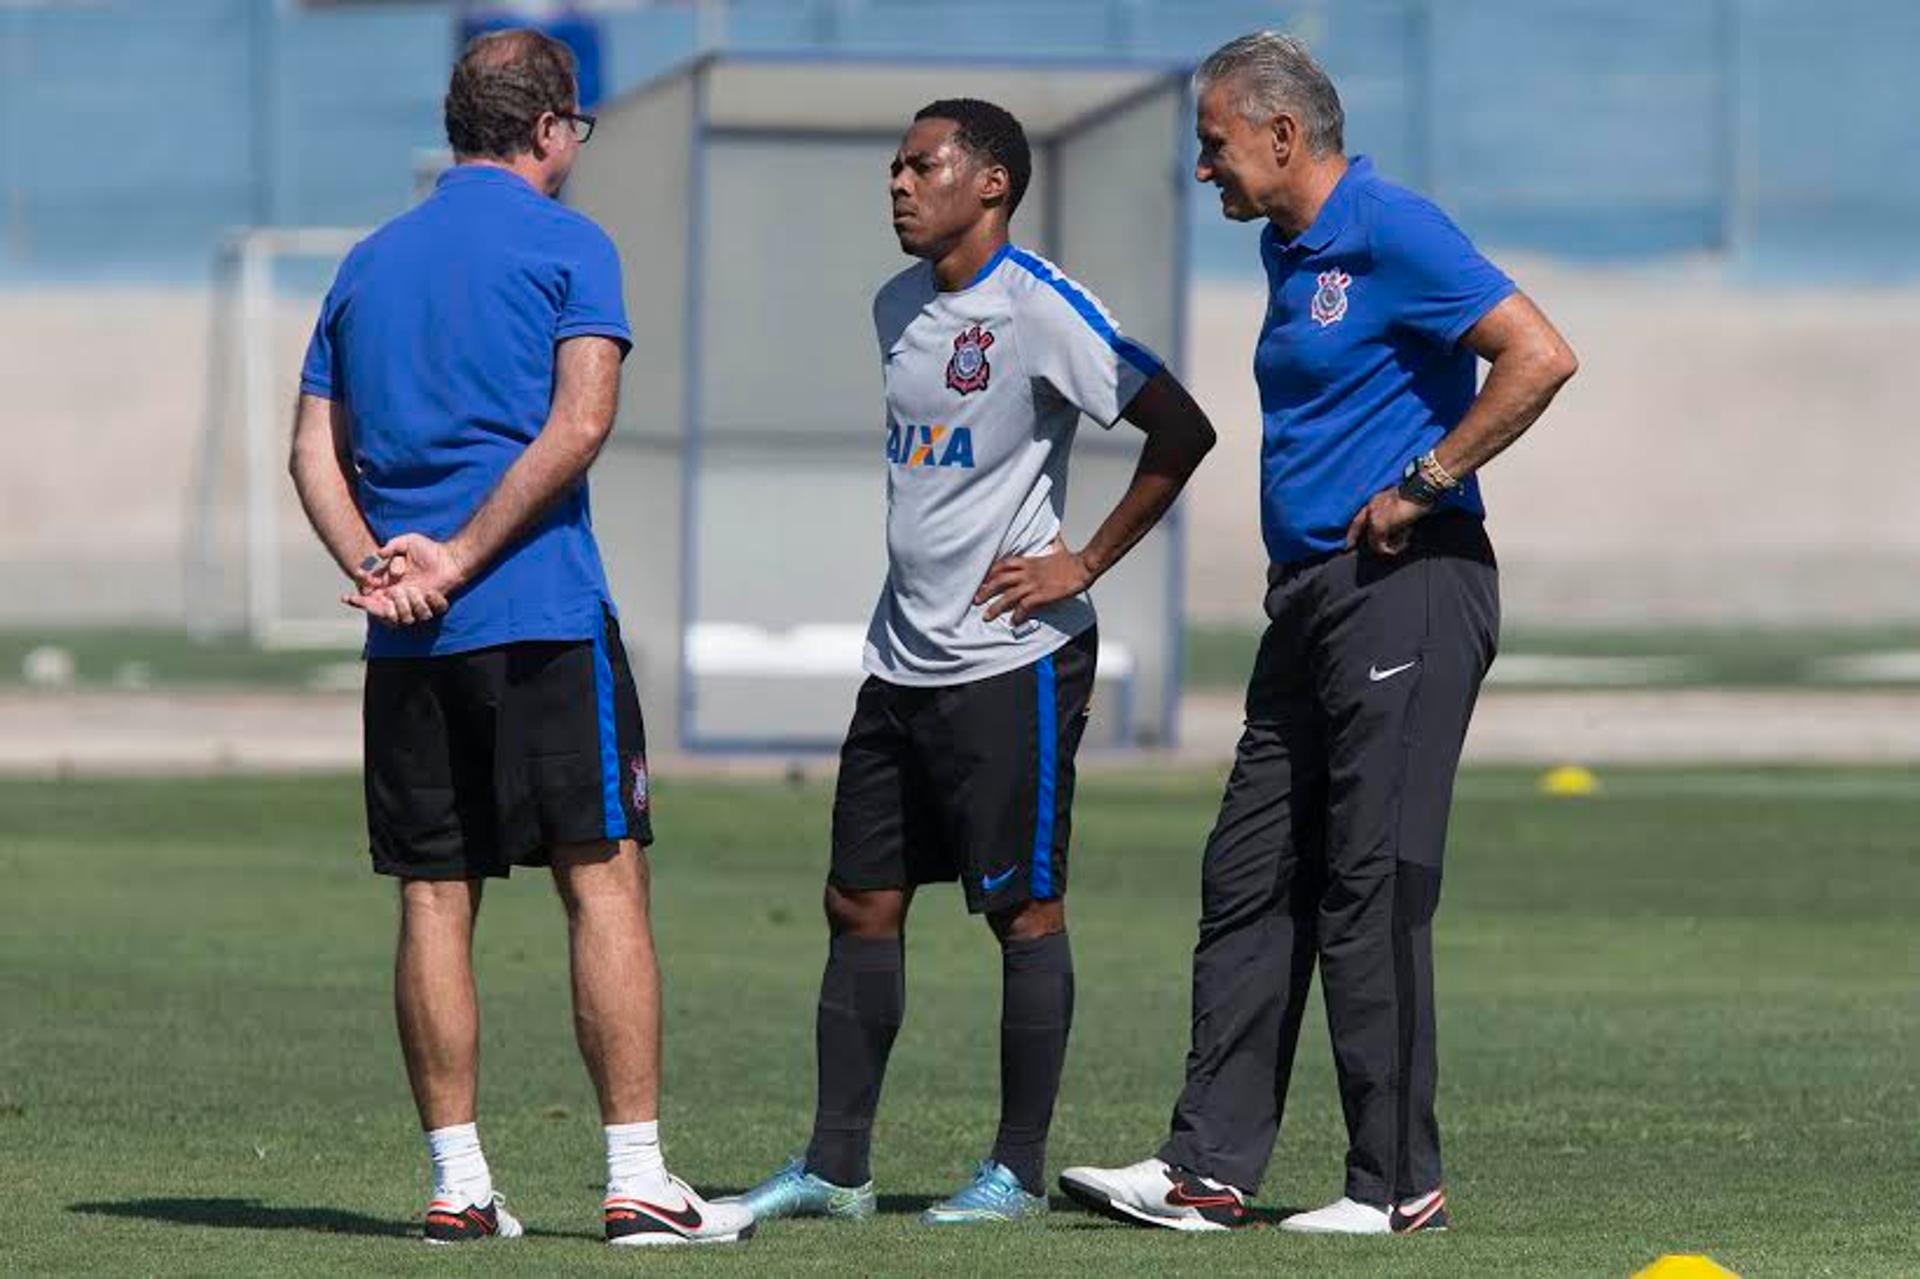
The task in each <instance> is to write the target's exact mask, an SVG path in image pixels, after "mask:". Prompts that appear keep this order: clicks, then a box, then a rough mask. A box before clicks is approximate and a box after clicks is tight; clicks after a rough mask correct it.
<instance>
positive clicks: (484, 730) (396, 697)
mask: <svg viewBox="0 0 1920 1279" xmlns="http://www.w3.org/2000/svg"><path fill="white" fill-rule="evenodd" d="M364 724H365V734H366V744H365V745H366V752H365V753H366V792H367V833H368V838H369V842H370V845H371V850H372V853H373V868H374V869H375V870H376V871H378V872H380V873H381V874H383V875H398V876H402V877H405V878H409V879H482V878H488V877H493V876H502V877H504V876H505V875H507V874H508V873H509V871H510V870H511V868H512V867H515V866H544V865H547V864H548V863H549V862H550V860H551V858H552V850H553V849H554V847H555V846H557V845H565V844H588V843H598V842H602V841H605V840H610V839H633V840H636V841H638V842H639V843H640V844H641V845H643V846H644V845H646V844H648V843H651V842H652V840H653V828H652V825H651V821H650V816H649V814H650V809H651V802H650V796H649V794H648V778H647V740H646V727H645V725H644V724H643V723H642V721H641V718H640V698H639V695H638V693H637V692H636V691H635V689H634V684H633V674H632V672H631V671H630V670H629V668H628V666H627V653H626V648H625V646H624V645H622V643H621V642H620V627H619V624H618V623H617V622H616V621H615V620H614V618H613V615H612V613H611V612H607V613H606V614H605V616H604V620H603V625H602V630H601V634H600V635H598V636H596V637H595V638H593V639H591V640H568V641H547V640H541V641H522V642H518V643H513V644H500V645H496V646H494V647H491V648H481V649H474V650H471V651H469V652H464V653H451V654H447V655H444V656H439V657H396V658H371V659H369V660H368V662H367V680H366V701H365V716H364Z"/></svg>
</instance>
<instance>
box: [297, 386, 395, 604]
mask: <svg viewBox="0 0 1920 1279" xmlns="http://www.w3.org/2000/svg"><path fill="white" fill-rule="evenodd" d="M350 432H351V426H350V423H349V421H348V417H347V406H346V405H344V404H341V403H340V402H339V401H337V400H328V399H323V398H321V397H320V396H318V395H308V394H302V395H301V396H300V401H299V403H298V405H296V406H295V408H294V415H293V449H292V456H291V457H290V458H289V459H288V462H287V469H288V471H290V472H291V473H292V475H293V487H294V491H295V492H297V493H299V495H300V505H301V507H302V508H303V509H304V510H305V511H306V513H307V522H308V523H309V524H311V525H313V531H314V532H315V533H317V534H318V535H319V537H320V541H321V544H322V545H324V546H325V547H326V548H327V553H328V554H330V555H332V556H333V559H334V562H335V563H336V564H338V565H339V566H340V571H341V572H343V573H345V574H346V575H347V576H348V577H350V578H352V579H353V580H354V582H355V583H356V584H357V585H359V586H360V587H362V588H365V587H366V586H367V585H368V584H369V583H370V581H371V577H370V575H369V573H368V571H367V568H366V561H367V560H368V559H369V558H370V557H373V556H374V552H375V551H376V549H377V548H378V546H379V543H377V542H376V541H374V537H373V531H372V530H371V529H369V528H368V527H367V521H366V517H365V516H363V515H362V514H361V513H360V503H359V502H358V501H356V500H355V499H354V496H353V482H352V481H351V480H350V479H349V478H348V476H350V475H351V474H352V473H353V443H352V438H351V434H350Z"/></svg>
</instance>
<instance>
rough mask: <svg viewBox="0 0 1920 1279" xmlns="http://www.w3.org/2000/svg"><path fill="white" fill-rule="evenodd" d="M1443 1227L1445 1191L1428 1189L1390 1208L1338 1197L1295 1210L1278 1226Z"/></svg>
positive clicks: (1327, 1229) (1307, 1229) (1327, 1230)
mask: <svg viewBox="0 0 1920 1279" xmlns="http://www.w3.org/2000/svg"><path fill="white" fill-rule="evenodd" d="M1446 1228H1447V1192H1446V1191H1445V1190H1430V1191H1428V1192H1427V1193H1426V1194H1424V1195H1416V1196H1414V1197H1413V1198H1412V1199H1409V1200H1407V1201H1405V1202H1404V1203H1398V1204H1394V1205H1393V1206H1392V1207H1391V1208H1376V1207H1374V1206H1373V1205H1372V1204H1363V1203H1360V1202H1358V1201H1356V1200H1353V1199H1341V1200H1339V1201H1338V1202H1337V1203H1330V1204H1328V1205H1327V1206H1326V1207H1324V1208H1316V1209H1314V1210H1313V1211H1312V1212H1298V1213H1295V1214H1294V1215H1293V1216H1291V1217H1288V1218H1287V1219H1286V1220H1285V1221H1282V1222H1281V1223H1280V1229H1282V1230H1291V1231H1293V1232H1294V1233H1295V1234H1302V1235H1410V1234H1413V1233H1414V1232H1415V1231H1420V1230H1445V1229H1446Z"/></svg>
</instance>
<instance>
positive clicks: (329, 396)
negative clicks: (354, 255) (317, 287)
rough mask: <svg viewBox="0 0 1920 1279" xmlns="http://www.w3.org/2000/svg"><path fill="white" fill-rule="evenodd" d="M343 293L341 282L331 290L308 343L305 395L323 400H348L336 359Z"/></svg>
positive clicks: (302, 377) (303, 372)
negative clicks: (336, 331) (339, 300)
mask: <svg viewBox="0 0 1920 1279" xmlns="http://www.w3.org/2000/svg"><path fill="white" fill-rule="evenodd" d="M339 289H340V286H339V284H338V282H335V284H334V286H333V287H332V288H331V289H328V290H327V299H326V301H324V302H322V303H321V304H320V315H319V317H318V318H317V319H315V320H314V322H313V336H312V337H311V338H308V339H307V358H306V361H305V362H304V363H303V364H302V365H301V366H300V389H301V391H303V392H305V393H306V394H308V395H317V396H319V397H320V398H321V399H323V400H339V399H345V398H346V397H345V395H344V394H343V392H344V391H345V390H346V387H345V384H344V383H343V382H342V380H341V379H340V378H338V377H337V376H335V374H336V373H337V372H338V369H337V366H336V362H335V356H334V341H333V326H334V322H335V320H336V319H337V318H338V313H339V307H338V304H337V298H338V296H339ZM336 388H338V390H337V391H336Z"/></svg>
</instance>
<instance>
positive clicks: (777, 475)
mask: <svg viewBox="0 0 1920 1279" xmlns="http://www.w3.org/2000/svg"><path fill="white" fill-rule="evenodd" d="M1188 72H1189V68H1188V67H1187V66H1185V65H1184V64H1170V63H1165V62H1152V63H1142V62H1114V61H1080V60H1059V59H1045V60H1007V59H992V58H955V59H945V58H940V59H931V58H918V59H911V58H910V59H902V58H897V57H863V56H858V55H843V54H831V55H811V54H755V53H734V52H728V53H720V54H714V55H710V56H706V57H702V58H699V59H697V60H695V61H693V62H690V63H688V64H686V65H684V66H682V67H680V68H678V69H676V70H674V71H671V72H669V73H667V74H666V75H664V76H662V77H660V78H659V79H657V80H655V81H653V82H651V83H649V84H647V85H645V86H643V87H641V88H639V89H637V90H634V91H633V92H631V93H628V94H626V95H624V96H622V97H620V98H618V99H616V100H615V101H613V102H610V103H606V104H603V106H602V108H601V111H600V126H599V132H598V133H596V134H595V136H594V139H593V143H592V145H591V146H589V147H588V148H586V150H585V151H584V152H583V153H582V157H581V159H580V161H579V163H578V165H577V166H576V168H575V171H574V174H573V177H572V179H571V180H570V182H569V185H568V199H569V201H570V202H571V203H573V204H574V205H575V206H577V207H579V208H580V209H582V210H583V211H584V212H586V213H588V214H590V215H591V216H592V217H593V218H594V219H595V220H596V221H598V222H599V223H600V224H601V225H602V226H603V227H605V228H606V229H607V231H608V233H609V234H610V235H611V236H612V237H613V239H614V242H615V243H616V244H617V245H618V246H619V249H620V254H621V259H622V262H623V267H624V271H625V290H626V304H627V312H628V317H629V320H630V322H631V323H632V326H633V334H634V347H633V351H632V353H631V354H630V355H629V357H628V359H627V363H626V368H625V371H624V375H623V379H622V386H621V399H620V414H619V418H618V422H617V424H616V428H615V431H614V435H613V438H612V439H611V441H610V442H609V444H608V447H607V449H606V451H605V452H604V453H603V454H602V456H601V458H600V461H599V462H598V463H597V464H596V466H595V470H594V522H595V527H596V529H597V531H598V533H599V538H600V544H601V549H602V553H603V554H604V555H605V557H606V560H607V567H608V573H609V576H610V578H611V581H612V585H613V588H614V595H615V598H616V599H617V600H618V601H619V602H620V604H621V606H622V610H623V612H622V620H623V625H624V630H625V635H626V639H627V642H628V645H629V649H630V651H631V654H632V658H633V662H634V666H635V670H636V674H637V676H638V678H639V681H640V685H641V692H642V696H643V698H644V699H645V702H646V704H647V706H648V707H649V708H652V712H653V714H654V715H655V716H656V723H659V722H661V721H660V720H659V718H658V717H660V716H661V715H662V714H663V712H664V710H665V708H667V707H672V708H673V711H674V715H675V730H676V731H675V737H676V738H677V740H678V742H679V744H680V745H681V746H682V747H683V748H686V749H692V750H737V751H751V750H810V749H821V748H831V747H833V746H835V745H836V744H837V743H838V742H839V740H840V738H841V736H842V735H843V733H844V730H845V726H846V723H847V720H848V718H849V716H850V715H851V713H852V708H853V694H854V691H855V689H856V687H857V686H858V683H859V680H860V678H861V673H860V648H861V641H862V638H863V636H864V634H865V629H866V623H867V618H868V615H869V613H870V611H871V609H872V606H873V602H874V599H875V596H876V594H877V592H878V590H879V587H880V585H881V582H882V580H883V579H884V577H885V574H886V549H885V537H884V520H885V506H886V499H885V496H884V490H883V484H884V479H883V471H882V466H883V462H882V450H883V445H884V439H885V410H884V406H883V403H882V398H881V385H880V377H879V359H878V358H877V352H876V350H875V346H874V338H873V325H872V319H871V301H872V297H873V293H874V291H875V290H876V289H877V288H878V287H879V286H880V284H881V283H883V282H884V281H885V280H886V279H887V278H889V277H890V276H892V275H893V274H894V273H895V272H897V271H899V270H900V269H901V268H903V267H904V266H906V265H908V261H907V259H905V258H904V257H902V256H901V254H900V251H899V246H898V244H897V242H896V241H895V240H894V237H893V233H892V229H891V224H890V220H889V214H888V202H887V198H886V189H885V180H886V171H887V166H888V162H889V161H890V160H891V158H892V155H893V151H894V148H895V146H896V145H897V143H898V141H899V138H900V135H901V133H902V132H903V131H904V129H905V127H906V125H907V122H908V121H910V120H911V118H912V116H913V113H914V112H915V111H916V110H918V109H919V108H920V107H922V106H924V105H925V104H926V103H928V102H930V101H933V100H934V99H937V98H943V97H961V96H966V97H978V98H986V99H988V100H991V101H994V102H998V103H1000V104H1001V105H1003V106H1005V107H1006V108H1007V109H1008V110H1010V111H1012V112H1013V113H1014V114H1015V115H1017V116H1018V117H1019V118H1020V119H1021V121H1022V123H1023V124H1024V125H1025V127H1026V129H1027V133H1028V137H1029V140H1030V141H1031V143H1032V144H1033V150H1034V177H1033V183H1032V186H1031V187H1030V189H1029V191H1028V194H1027V196H1026V199H1025V201H1024V202H1023V203H1022V205H1021V208H1020V211H1019V212H1018V214H1017V215H1016V216H1015V218H1014V223H1013V231H1014V239H1015V241H1016V243H1019V244H1022V245H1024V246H1026V247H1029V248H1031V249H1034V250H1035V251H1037V252H1040V253H1042V254H1044V255H1046V256H1047V257H1049V258H1051V259H1053V260H1054V261H1055V262H1057V263H1059V265H1060V266H1061V268H1062V269H1063V270H1065V271H1066V272H1067V273H1068V274H1070V275H1072V276H1074V277H1075V278H1077V279H1079V280H1080V281H1081V282H1082V283H1084V284H1085V285H1086V286H1087V287H1088V288H1090V289H1092V290H1093V291H1094V292H1095V293H1097V294H1098V295H1099V296H1100V297H1101V299H1102V300H1103V301H1104V302H1105V303H1106V304H1107V305H1108V307H1109V308H1110V309H1111V310H1112V311H1113V312H1114V314H1115V316H1116V318H1117V319H1118V320H1119V322H1120V324H1121V326H1122V328H1123V329H1124V330H1125V331H1126V332H1127V333H1128V334H1129V335H1130V336H1132V337H1134V338H1137V339H1138V340H1140V341H1142V342H1144V343H1146V344H1147V345H1148V346H1150V347H1152V348H1153V349H1154V350H1155V351H1157V352H1158V353H1160V354H1161V355H1162V356H1163V357H1164V358H1165V359H1166V360H1167V361H1168V362H1169V364H1170V365H1171V366H1174V367H1177V366H1178V364H1179V361H1180V358H1181V353H1182V343H1183V340H1184V336H1185V332H1184V330H1185V305H1186V294H1187V289H1186V266H1185V261H1186V242H1187V236H1186V212H1185V211H1186V201H1185V198H1184V185H1185V182H1186V180H1187V156H1188V143H1187V139H1188V134H1189V129H1190V127H1191V115H1190V112H1189V107H1188V87H1187V86H1188ZM1140 440H1141V437H1140V436H1139V434H1138V433H1137V432H1135V431H1133V430H1132V429H1131V428H1130V427H1128V426H1127V425H1126V424H1125V423H1121V424H1119V425H1117V426H1116V427H1115V428H1114V429H1113V431H1111V432H1106V431H1101V430H1099V429H1098V428H1097V427H1095V426H1093V425H1091V424H1088V423H1085V422H1083V423H1082V424H1081V428H1080V430H1079V432H1078V433H1077V436H1076V441H1075V444H1074V450H1073V460H1072V467H1071V485H1070V490H1069V494H1070V496H1069V506H1068V520H1067V536H1068V538H1069V539H1070V540H1072V541H1074V542H1075V543H1076V544H1078V543H1080V542H1083V541H1084V539H1085V538H1086V537H1087V536H1089V535H1090V533H1091V532H1092V530H1093V528H1094V527H1095V525H1096V524H1097V523H1098V521H1099V519H1100V518H1101V517H1102V516H1103V515H1104V514H1105V512H1106V511H1107V510H1108V509H1110V508H1111V505H1112V503H1113V502H1114V501H1115V500H1116V499H1117V498H1118V496H1119V494H1120V493H1121V492H1122V491H1123V490H1124V488H1125V486H1126V483H1127V481H1128V479H1129V478H1130V476H1131V475H1132V472H1133V467H1134V463H1135V460H1136V458H1137V456H1138V451H1139V445H1140ZM1182 550H1183V534H1182V528H1181V518H1180V512H1179V511H1178V510H1177V509H1176V510H1175V511H1174V512H1172V513H1171V514H1170V515H1169V516H1168V518H1167V520H1166V521H1165V522H1163V524H1162V526H1161V527H1160V528H1159V529H1157V530H1155V531H1154V533H1152V534H1151V535H1149V537H1148V538H1147V539H1145V540H1144V541H1143V542H1142V543H1141V544H1140V545H1139V546H1138V547H1136V548H1135V549H1134V551H1133V552H1132V554H1131V555H1130V556H1129V557H1128V558H1127V560H1126V561H1125V562H1124V563H1122V564H1121V565H1120V566H1119V567H1118V568H1116V569H1115V570H1113V572H1111V573H1110V574H1109V575H1108V576H1107V577H1106V578H1105V579H1103V580H1102V581H1101V582H1100V584H1099V585H1098V586H1097V587H1096V588H1095V590H1094V597H1095V602H1096V604H1097V605H1098V607H1099V610H1100V626H1101V654H1100V678H1099V680H1098V683H1097V684H1096V691H1095V696H1094V711H1093V716H1092V721H1091V723H1090V724H1089V727H1088V733H1087V738H1086V740H1087V742H1088V743H1089V744H1090V745H1094V746H1128V745H1150V744H1165V743H1170V742H1172V741H1173V740H1174V739H1175V736H1176V730H1177V724H1176V715H1177V710H1178V698H1179V684H1180V670H1181V663H1182V643H1181V627H1182V592H1183V572H1182Z"/></svg>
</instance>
